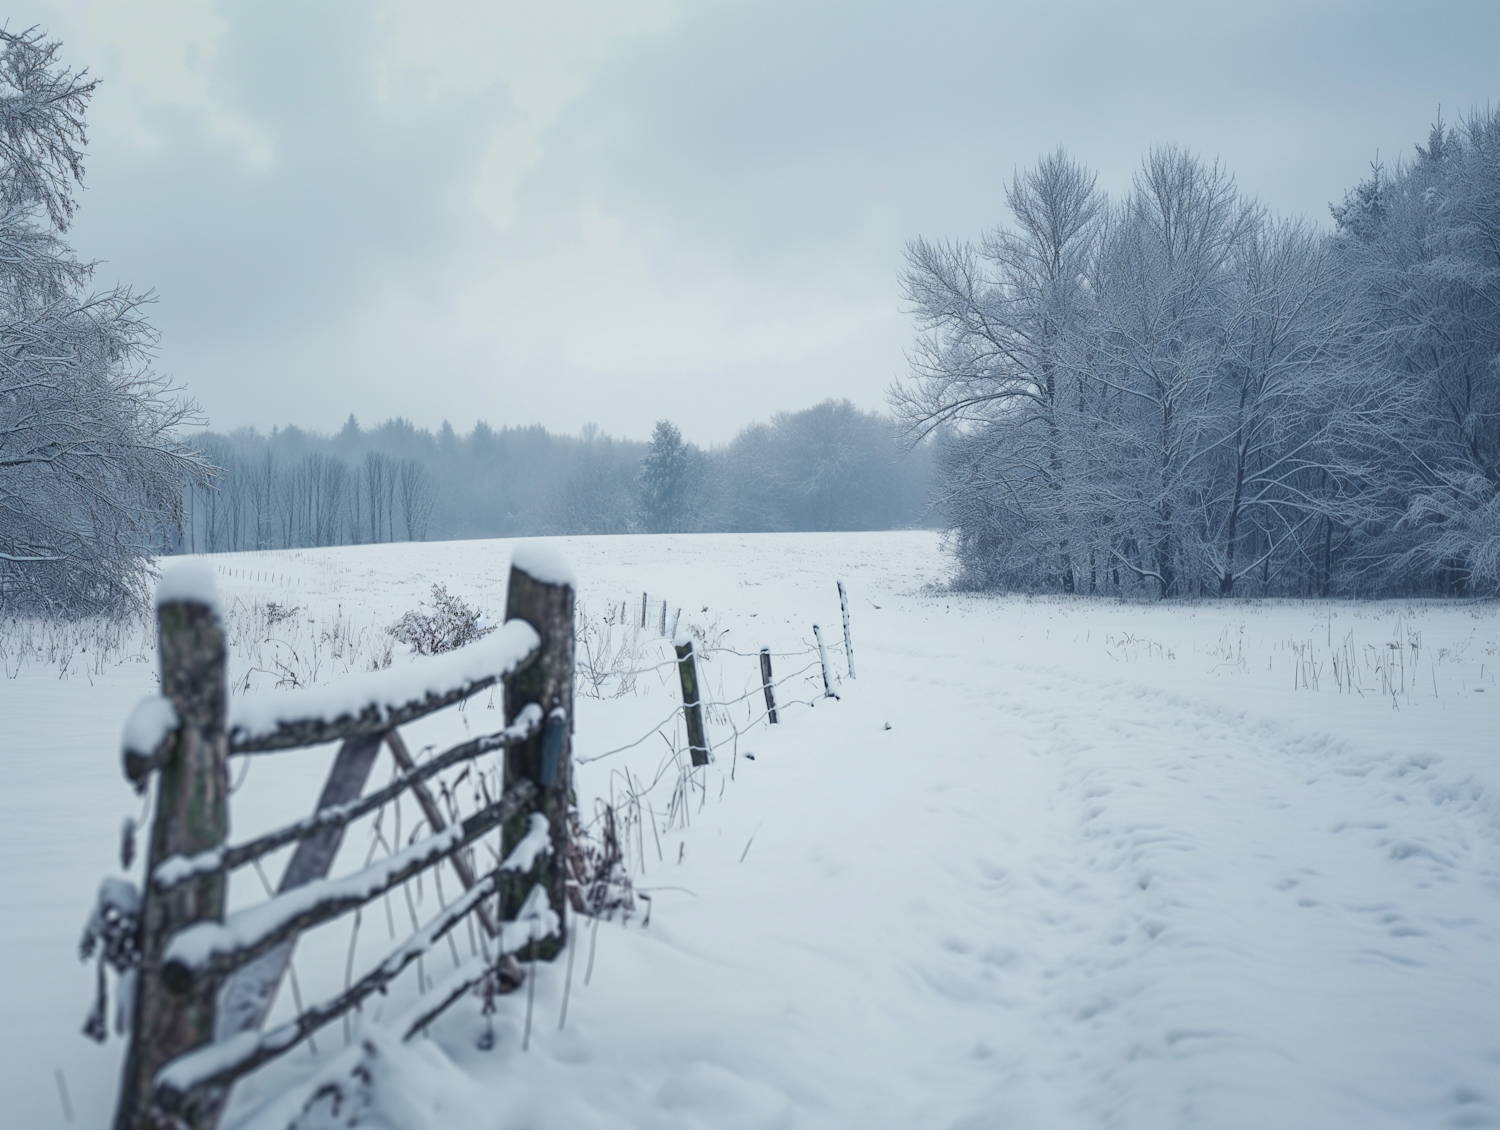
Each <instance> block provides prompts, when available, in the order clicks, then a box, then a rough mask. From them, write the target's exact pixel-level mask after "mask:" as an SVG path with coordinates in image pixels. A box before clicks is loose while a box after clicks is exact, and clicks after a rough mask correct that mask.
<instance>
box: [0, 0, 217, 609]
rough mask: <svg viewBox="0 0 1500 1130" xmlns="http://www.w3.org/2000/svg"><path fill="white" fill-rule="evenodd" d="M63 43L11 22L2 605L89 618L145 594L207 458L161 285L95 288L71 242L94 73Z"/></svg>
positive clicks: (0, 226)
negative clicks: (164, 339)
mask: <svg viewBox="0 0 1500 1130" xmlns="http://www.w3.org/2000/svg"><path fill="white" fill-rule="evenodd" d="M58 51H59V45H58V44H57V43H55V42H51V41H48V40H46V39H45V37H44V36H43V35H42V33H40V32H38V31H36V30H34V29H33V30H30V31H26V32H21V33H18V34H17V33H11V32H7V31H0V607H5V608H9V609H18V608H35V609H41V610H47V611H50V612H54V613H60V614H68V615H77V614H84V613H97V612H119V611H121V610H123V609H125V608H128V607H130V606H131V605H132V604H133V603H134V602H135V601H137V600H138V599H139V598H140V595H141V592H142V584H143V566H144V565H145V562H146V560H147V557H148V555H150V554H151V553H152V552H154V551H156V550H157V549H158V548H160V547H162V546H164V545H165V544H167V542H168V541H169V540H170V538H171V537H172V532H173V530H174V529H175V528H176V527H177V526H178V525H179V523H180V520H181V515H182V499H183V493H184V489H185V488H186V487H187V485H188V484H189V483H191V482H195V481H200V480H201V479H202V477H203V476H204V474H205V472H206V466H205V464H204V463H203V461H202V459H201V458H200V457H199V456H198V455H197V453H195V452H194V451H193V450H192V449H191V448H190V447H189V446H188V445H187V444H186V443H184V442H183V441H182V439H181V438H180V436H179V433H178V429H179V427H180V425H182V424H183V423H185V422H188V421H190V420H193V419H195V418H196V417H195V409H194V407H193V405H192V404H191V403H190V402H187V401H185V400H182V399H179V398H177V397H176V396H175V395H174V391H173V390H172V389H171V388H170V387H169V386H168V384H167V383H166V382H165V381H164V380H163V379H161V378H160V377H158V376H157V375H155V374H154V373H153V372H152V370H151V359H152V350H153V348H154V346H155V344H156V334H155V331H154V330H153V329H152V328H151V326H150V324H149V323H148V322H147V321H146V319H145V316H144V311H143V308H144V306H145V305H146V304H147V303H148V302H149V300H150V298H149V295H140V294H136V293H134V292H132V291H130V290H129V289H126V288H123V287H121V288H116V289H114V290H110V291H106V292H103V293H93V294H91V293H88V292H87V291H86V290H85V288H86V287H87V285H88V282H89V279H90V276H91V273H92V267H91V266H90V265H89V264H86V263H83V262H81V261H80V260H78V259H77V258H75V257H74V256H73V253H72V252H71V250H69V248H68V247H67V245H66V243H64V242H63V240H62V238H61V233H62V232H63V231H64V230H66V227H67V224H68V222H69V220H70V219H71V217H72V215H73V212H74V209H75V202H74V198H73V192H74V189H75V186H76V185H77V184H78V183H79V182H80V181H81V178H82V175H83V145H84V140H85V139H84V132H83V128H84V127H83V123H84V111H85V109H86V107H87V104H88V100H89V98H90V96H91V95H92V94H93V92H94V90H95V88H96V85H97V83H96V82H95V81H93V80H89V79H87V78H86V76H85V75H83V74H74V73H72V72H71V71H69V70H68V69H67V68H65V67H63V66H62V65H61V64H60V63H59V62H58V59H57V55H58Z"/></svg>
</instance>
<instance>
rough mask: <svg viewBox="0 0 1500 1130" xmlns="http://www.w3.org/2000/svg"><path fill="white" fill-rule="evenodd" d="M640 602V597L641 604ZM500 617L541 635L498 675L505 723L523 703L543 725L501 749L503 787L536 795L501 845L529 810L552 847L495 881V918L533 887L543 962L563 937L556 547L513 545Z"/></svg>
mask: <svg viewBox="0 0 1500 1130" xmlns="http://www.w3.org/2000/svg"><path fill="white" fill-rule="evenodd" d="M642 603H643V604H644V599H643V601H642ZM505 617H506V619H507V620H525V621H526V622H527V623H528V624H530V625H531V626H532V627H533V628H535V629H536V632H537V635H539V636H541V638H542V643H541V647H540V649H539V650H538V652H537V657H536V659H535V661H534V662H532V663H530V664H528V665H526V666H525V667H523V668H521V670H519V671H517V672H515V673H514V674H513V675H509V676H507V677H506V679H505V722H506V724H507V725H510V724H511V723H513V722H514V721H515V720H516V716H517V715H518V714H520V712H521V709H522V708H523V707H525V706H526V705H527V704H528V703H532V702H534V703H537V704H538V705H540V706H541V708H542V710H543V711H545V713H546V723H545V725H543V726H542V727H541V728H540V729H539V730H537V731H536V732H535V733H533V734H532V736H531V737H530V738H528V739H527V740H526V741H525V742H523V743H521V744H519V745H512V746H510V747H508V748H507V749H506V751H505V783H506V787H507V788H508V787H510V786H511V785H514V784H515V783H516V782H518V781H521V780H523V779H524V780H529V781H532V782H533V783H535V785H536V786H537V792H536V795H535V796H534V797H533V798H532V800H531V801H530V802H528V803H527V804H526V805H524V806H523V807H522V808H521V810H520V811H519V812H517V813H516V814H515V815H514V816H512V817H511V818H510V819H509V820H507V821H506V822H505V823H504V825H503V826H502V827H503V832H502V842H503V844H504V846H505V850H507V851H509V850H510V848H512V847H514V846H515V845H516V844H518V843H520V841H521V840H522V839H523V838H524V837H525V835H526V832H527V829H528V828H529V827H530V822H531V814H532V813H533V812H540V813H542V814H543V815H544V816H546V817H547V823H548V826H549V827H550V828H551V832H552V851H551V852H550V853H547V854H545V855H541V856H539V857H538V858H537V862H536V866H534V867H533V868H532V869H531V871H529V872H527V873H526V874H523V875H518V874H514V873H509V872H507V873H506V874H505V875H504V876H503V877H502V880H501V886H500V891H501V897H500V919H501V920H502V921H504V920H505V919H508V918H510V917H512V916H514V914H515V913H516V911H517V910H519V909H520V907H521V904H522V903H523V902H524V901H525V900H526V896H527V895H528V894H529V893H530V892H531V888H532V887H533V886H534V885H536V884H538V883H539V884H541V885H542V887H543V889H544V890H545V891H546V892H547V898H548V899H549V900H550V902H551V903H552V909H553V910H555V911H556V912H557V916H558V920H559V923H560V926H559V936H558V937H555V938H554V937H548V938H543V939H541V940H540V941H539V942H538V943H537V944H536V946H535V952H536V956H538V957H540V958H543V959H545V960H549V961H550V960H551V959H552V958H553V957H555V956H556V955H557V953H558V951H559V950H561V949H562V945H563V942H564V940H565V939H566V937H567V905H568V890H567V875H568V845H569V829H568V820H569V809H570V805H571V801H572V793H573V750H572V744H573V740H572V735H573V638H574V637H573V631H574V625H573V573H572V570H571V569H569V568H568V565H567V563H566V562H565V561H564V560H563V559H562V557H561V555H560V554H558V553H557V551H556V550H554V549H552V548H551V547H550V546H547V545H545V544H538V543H535V542H524V541H523V542H521V543H520V544H519V545H517V546H516V549H515V552H514V554H513V555H512V556H511V563H510V588H509V591H508V593H507V595H506V604H505Z"/></svg>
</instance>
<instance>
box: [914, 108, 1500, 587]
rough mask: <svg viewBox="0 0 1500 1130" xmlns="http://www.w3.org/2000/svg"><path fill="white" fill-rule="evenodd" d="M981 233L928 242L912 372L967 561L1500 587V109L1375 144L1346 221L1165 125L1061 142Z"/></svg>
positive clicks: (1040, 578) (921, 257) (986, 580)
mask: <svg viewBox="0 0 1500 1130" xmlns="http://www.w3.org/2000/svg"><path fill="white" fill-rule="evenodd" d="M1006 200H1007V203H1008V205H1009V208H1010V212H1011V215H1012V223H1011V224H1010V225H1009V226H1004V227H1000V228H997V229H995V230H994V231H991V232H989V233H987V234H985V235H984V236H983V237H982V238H981V239H980V240H979V241H978V242H977V243H969V242H958V243H943V242H934V241H928V240H921V239H918V240H915V241H913V242H912V243H911V244H910V245H909V246H908V253H907V267H906V271H905V273H904V276H903V280H902V281H903V287H904V293H905V297H906V299H907V300H908V301H909V302H910V304H911V308H912V311H913V313H914V316H915V319H916V323H917V327H918V331H919V333H918V339H917V344H916V348H915V350H914V351H913V354H912V357H911V362H912V364H911V371H910V373H909V375H908V376H906V377H905V378H903V379H901V380H900V381H898V382H897V384H896V385H895V387H894V388H893V389H892V402H893V405H894V407H895V409H896V412H897V414H898V415H899V416H900V417H901V419H902V420H903V423H904V425H905V427H906V429H907V431H908V434H909V435H913V436H921V435H927V434H936V435H939V436H940V437H941V438H942V442H941V443H940V444H939V447H938V451H939V457H938V464H939V465H938V470H937V475H936V477H937V481H938V488H937V495H938V506H939V508H940V510H941V513H942V515H943V518H944V520H945V522H946V524H947V525H948V527H949V529H950V530H951V532H952V534H953V539H952V540H953V545H954V548H955V551H956V553H957V555H958V560H959V564H960V566H961V569H962V574H961V578H960V583H962V584H965V585H968V586H971V587H975V588H1015V589H1030V590H1041V591H1045V590H1049V589H1050V590H1053V591H1065V592H1080V593H1111V594H1122V595H1124V594H1131V593H1140V594H1148V595H1152V596H1157V597H1171V596H1197V595H1214V596H1229V595H1251V596H1262V595H1275V594H1286V595H1325V596H1326V595H1338V594H1342V595H1355V596H1368V595H1387V594H1401V593H1429V594H1458V593H1493V592H1495V591H1496V589H1497V587H1500V110H1488V111H1486V112H1483V113H1479V112H1475V113H1473V114H1471V115H1470V116H1468V117H1466V118H1465V119H1463V120H1462V121H1461V122H1460V123H1459V124H1458V126H1457V127H1447V126H1445V125H1444V124H1443V123H1442V122H1441V121H1439V122H1438V124H1437V125H1435V126H1434V127H1433V129H1432V131H1431V133H1430V136H1429V138H1428V141H1427V144H1426V145H1425V146H1418V147H1417V148H1416V152H1415V155H1414V156H1413V157H1412V158H1411V159H1409V160H1403V161H1401V162H1398V163H1397V164H1396V165H1395V166H1394V167H1391V168H1387V167H1384V166H1382V165H1380V164H1376V165H1374V166H1372V169H1371V173H1370V175H1369V177H1368V178H1366V179H1365V180H1364V181H1362V182H1361V183H1359V184H1358V185H1356V186H1355V187H1354V188H1353V189H1351V190H1350V191H1349V192H1348V193H1347V194H1346V196H1345V198H1344V200H1343V201H1342V202H1341V203H1340V204H1338V205H1336V206H1333V208H1332V215H1333V221H1334V223H1333V227H1332V229H1331V230H1326V229H1322V228H1319V227H1317V226H1314V225H1313V224H1312V223H1310V222H1308V221H1306V220H1304V219H1301V218H1297V217H1290V218H1287V217H1279V216H1276V215H1274V214H1273V213H1272V212H1271V211H1270V210H1268V209H1267V208H1265V207H1264V206H1262V205H1261V204H1259V203H1258V202H1256V201H1255V200H1253V199H1251V198H1249V197H1247V196H1246V195H1244V194H1243V193H1241V192H1240V190H1239V189H1238V187H1237V186H1236V184H1235V182H1234V179H1233V177H1232V176H1231V175H1230V174H1229V173H1228V171H1226V170H1225V169H1224V168H1222V167H1221V166H1220V165H1218V164H1217V163H1214V162H1209V161H1205V160H1203V159H1201V158H1200V157H1197V156H1195V155H1194V154H1192V153H1190V152H1187V151H1184V150H1182V149H1178V148H1171V147H1168V148H1162V149H1156V150H1153V151H1152V152H1151V153H1149V154H1148V155H1147V156H1146V158H1145V159H1144V161H1143V162H1142V165H1141V168H1140V170H1139V171H1138V172H1137V174H1136V176H1135V178H1134V181H1133V184H1132V185H1131V188H1130V190H1129V191H1128V192H1126V193H1124V194H1123V195H1122V196H1120V197H1119V198H1117V199H1111V198H1110V197H1109V196H1108V195H1106V194H1105V193H1104V192H1103V191H1101V190H1100V189H1099V188H1098V186H1097V183H1096V179H1095V176H1094V174H1093V173H1091V172H1090V171H1089V170H1088V169H1087V168H1085V167H1084V166H1083V165H1082V164H1080V163H1078V162H1077V161H1075V160H1073V159H1072V158H1071V157H1069V156H1068V155H1067V154H1066V153H1064V152H1063V151H1061V150H1059V151H1057V152H1056V153H1054V154H1052V155H1050V156H1048V157H1045V158H1043V159H1042V160H1041V161H1040V162H1039V163H1038V164H1037V165H1036V166H1035V167H1034V168H1032V169H1029V170H1026V171H1024V172H1020V173H1018V174H1017V175H1016V177H1015V178H1014V180H1013V182H1012V183H1011V185H1010V186H1009V188H1008V190H1007V192H1006Z"/></svg>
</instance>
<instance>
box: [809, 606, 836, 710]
mask: <svg viewBox="0 0 1500 1130" xmlns="http://www.w3.org/2000/svg"><path fill="white" fill-rule="evenodd" d="M813 639H815V640H817V641H818V662H819V663H820V664H822V666H823V697H824V698H838V697H839V696H838V692H836V691H835V690H834V689H833V680H832V679H831V678H829V676H828V650H827V649H826V648H825V647H824V646H823V629H822V628H820V627H818V626H817V625H816V624H814V625H813Z"/></svg>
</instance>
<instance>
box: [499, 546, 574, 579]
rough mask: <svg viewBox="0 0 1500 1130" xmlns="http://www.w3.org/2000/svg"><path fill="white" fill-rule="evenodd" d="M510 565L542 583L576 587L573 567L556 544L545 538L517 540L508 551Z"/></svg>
mask: <svg viewBox="0 0 1500 1130" xmlns="http://www.w3.org/2000/svg"><path fill="white" fill-rule="evenodd" d="M510 567H511V568H512V569H519V570H521V572H523V573H525V574H526V575H527V576H528V577H530V578H531V579H532V580H534V581H541V582H542V583H543V584H544V585H567V586H568V587H569V588H576V587H577V581H576V580H575V578H574V576H573V567H572V566H571V565H569V564H568V561H567V558H565V557H564V556H563V555H562V552H561V551H560V550H559V549H558V548H557V546H556V545H555V544H553V543H552V542H551V541H549V540H547V539H546V538H526V539H525V540H524V541H519V542H517V543H516V547H515V548H514V549H512V550H511V552H510Z"/></svg>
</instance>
